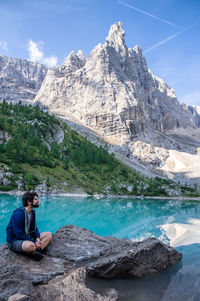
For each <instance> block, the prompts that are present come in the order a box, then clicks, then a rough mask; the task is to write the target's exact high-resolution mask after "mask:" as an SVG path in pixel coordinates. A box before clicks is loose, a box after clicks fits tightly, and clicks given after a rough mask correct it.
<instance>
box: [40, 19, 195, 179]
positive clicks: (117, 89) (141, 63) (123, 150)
mask: <svg viewBox="0 0 200 301" xmlns="http://www.w3.org/2000/svg"><path fill="white" fill-rule="evenodd" d="M124 37H125V33H124V30H123V27H122V24H121V22H118V23H116V24H114V25H112V26H111V28H110V31H109V34H108V36H107V38H106V41H105V43H104V44H98V45H97V46H96V47H95V48H94V49H93V50H92V51H91V53H90V55H89V56H88V58H85V57H84V55H83V53H82V51H78V53H75V52H74V51H72V52H71V53H70V54H69V56H68V57H67V58H66V60H65V61H64V63H63V65H61V66H58V67H54V68H52V69H49V70H48V72H47V75H46V77H45V79H44V81H43V83H42V86H41V88H40V90H39V91H38V93H37V95H36V98H35V102H37V103H41V104H42V105H44V106H46V107H48V109H49V110H50V111H51V112H53V113H55V114H58V115H59V116H60V117H61V118H63V119H65V120H66V121H67V122H71V123H73V124H74V125H75V127H78V128H79V130H80V131H82V132H83V133H87V131H88V130H90V131H92V133H94V134H95V135H97V136H98V137H101V138H102V139H103V140H104V141H106V142H107V143H108V148H109V150H110V151H113V152H114V153H115V154H116V155H117V156H118V157H119V158H120V159H121V160H123V161H124V162H126V164H129V165H131V166H133V167H134V168H137V169H138V170H140V171H141V172H143V173H145V174H148V175H151V176H153V175H161V176H167V177H169V178H170V179H173V180H174V181H176V182H179V181H180V182H183V183H185V182H186V183H189V184H192V185H194V184H195V183H200V170H199V168H197V166H200V156H199V155H198V149H199V146H200V123H199V118H200V115H199V111H198V110H197V109H196V108H194V107H188V106H186V105H181V104H180V103H179V101H178V100H177V98H176V95H175V92H174V90H173V89H172V88H170V87H169V86H168V85H167V84H166V83H164V81H163V80H162V79H159V78H158V77H156V76H155V75H154V74H152V72H151V71H150V70H149V69H148V66H147V63H146V60H145V57H144V55H143V53H142V49H141V48H140V47H139V46H136V47H134V48H133V49H128V48H127V46H126V44H125V40H124Z"/></svg>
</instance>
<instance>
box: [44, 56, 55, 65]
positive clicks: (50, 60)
mask: <svg viewBox="0 0 200 301" xmlns="http://www.w3.org/2000/svg"><path fill="white" fill-rule="evenodd" d="M57 61H58V58H57V57H56V56H50V57H46V58H44V64H46V65H47V66H48V67H53V66H56V64H57Z"/></svg>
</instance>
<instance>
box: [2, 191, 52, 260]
mask: <svg viewBox="0 0 200 301" xmlns="http://www.w3.org/2000/svg"><path fill="white" fill-rule="evenodd" d="M22 201H23V206H22V207H20V208H18V209H16V210H15V211H14V212H13V214H12V216H11V219H10V222H9V224H8V226H7V228H6V234H7V243H8V247H9V249H10V250H12V251H14V252H17V253H25V254H29V255H32V257H33V258H35V259H38V260H39V259H41V258H42V257H43V255H42V251H43V250H44V249H45V248H46V247H47V246H48V244H49V243H50V241H51V239H52V234H51V233H50V232H43V233H39V231H38V228H37V226H36V216H35V210H33V208H38V207H39V200H38V195H37V193H36V192H26V193H25V194H24V195H23V197H22Z"/></svg>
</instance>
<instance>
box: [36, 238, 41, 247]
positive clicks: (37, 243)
mask: <svg viewBox="0 0 200 301" xmlns="http://www.w3.org/2000/svg"><path fill="white" fill-rule="evenodd" d="M35 246H36V249H41V247H42V242H41V240H40V238H39V237H37V238H36V240H35Z"/></svg>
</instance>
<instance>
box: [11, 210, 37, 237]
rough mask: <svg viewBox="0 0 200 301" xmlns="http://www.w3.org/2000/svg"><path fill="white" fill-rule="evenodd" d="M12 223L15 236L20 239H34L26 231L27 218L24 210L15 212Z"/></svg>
mask: <svg viewBox="0 0 200 301" xmlns="http://www.w3.org/2000/svg"><path fill="white" fill-rule="evenodd" d="M12 225H13V229H14V233H15V236H16V238H17V239H18V240H29V241H33V240H32V239H30V238H29V237H28V235H27V234H26V233H25V218H24V213H23V212H18V213H15V214H13V218H12Z"/></svg>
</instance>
